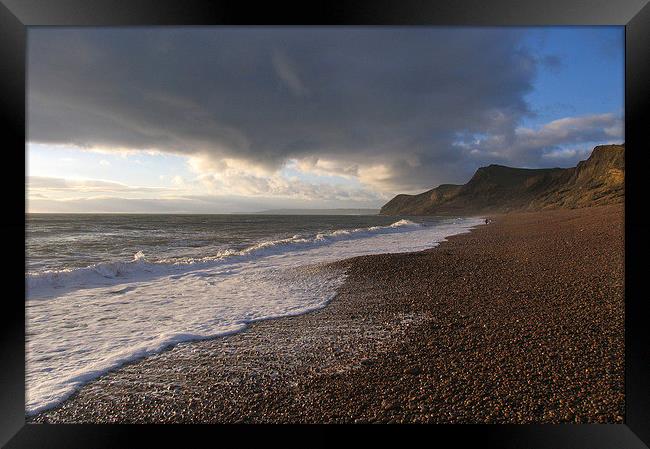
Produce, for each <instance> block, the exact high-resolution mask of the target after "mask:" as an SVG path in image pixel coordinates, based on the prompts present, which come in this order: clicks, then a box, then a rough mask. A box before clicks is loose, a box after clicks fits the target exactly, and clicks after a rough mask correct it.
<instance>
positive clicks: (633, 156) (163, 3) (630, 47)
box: [0, 0, 650, 449]
mask: <svg viewBox="0 0 650 449" xmlns="http://www.w3.org/2000/svg"><path fill="white" fill-rule="evenodd" d="M238 24H247V25H270V24H277V25H298V24H301V25H331V24H342V25H379V24H383V25H450V26H456V25H466V26H514V25H516V26H543V25H623V26H625V30H626V37H625V52H626V75H625V84H626V85H625V141H626V142H625V144H626V196H625V253H626V254H625V256H626V270H625V273H626V274H625V283H626V292H625V301H626V303H625V307H626V322H625V326H626V337H625V345H626V359H625V364H626V365H625V366H626V378H625V382H626V413H625V424H609V425H599V424H593V425H585V424H582V425H577V424H565V425H540V424H536V425H471V426H468V425H453V426H452V425H438V426H388V427H386V426H375V427H372V428H370V427H368V426H355V427H353V428H350V427H346V430H353V431H354V433H360V434H361V433H362V434H364V438H365V439H366V443H370V442H374V441H384V442H387V439H388V438H389V437H390V438H395V437H396V438H399V440H398V441H400V442H407V441H409V440H411V439H416V438H424V439H423V440H422V439H421V440H420V441H424V442H431V443H436V442H439V441H441V439H442V438H445V439H447V440H448V439H450V438H451V439H453V441H454V442H453V445H454V447H458V446H463V445H471V446H477V445H478V446H489V447H499V448H553V449H560V448H583V447H584V448H591V449H597V448H608V449H610V448H617V449H623V448H643V447H647V446H646V445H650V341H649V340H650V338H649V336H650V330H649V329H650V327H649V326H648V324H647V319H648V313H647V311H648V309H649V308H648V306H647V305H646V301H648V298H647V295H646V294H645V293H646V289H645V286H644V275H646V272H645V267H646V264H645V263H644V260H645V259H646V258H647V257H648V254H649V253H648V250H649V247H650V245H649V244H648V240H649V238H648V230H650V226H649V225H650V220H648V219H647V218H645V216H646V215H647V214H646V213H645V210H644V202H645V201H644V200H646V198H648V196H647V192H648V187H647V184H646V179H645V176H647V175H646V174H645V171H646V170H647V169H648V167H650V166H649V165H648V159H649V157H648V152H650V145H648V137H647V136H648V131H647V123H650V121H648V100H649V99H650V57H649V56H650V4H648V0H616V1H613V0H591V1H589V0H545V1H534V0H526V1H521V0H520V1H517V0H499V1H496V0H492V1H488V0H483V1H481V0H447V1H436V2H432V1H423V0H399V1H388V0H381V1H378V0H374V1H373V0H362V1H355V2H354V3H353V2H324V1H311V2H305V3H303V4H290V3H287V4H284V5H282V4H279V3H276V2H266V3H262V2H260V3H259V4H257V3H253V2H250V3H249V2H246V1H238V2H234V1H198V0H193V1H187V0H186V1H180V0H173V1H172V0H130V1H128V0H125V1H110V0H0V65H1V66H2V70H0V99H1V101H0V111H1V115H0V117H1V119H2V123H3V124H4V125H5V126H4V129H5V131H4V132H3V134H2V137H3V138H2V149H3V154H4V156H5V161H6V162H5V172H4V173H3V174H2V176H0V183H2V188H3V192H5V195H4V197H3V201H2V203H3V205H4V207H3V211H4V213H3V216H2V219H1V220H0V228H1V229H2V231H3V236H4V245H3V246H4V248H5V251H6V252H7V253H6V254H4V257H5V258H6V260H7V261H8V263H7V264H6V266H5V267H4V268H3V270H4V271H3V273H4V276H3V281H4V282H3V288H2V290H0V292H2V293H1V296H2V297H3V300H2V312H0V317H1V318H0V319H1V320H2V323H1V326H0V334H1V335H2V345H1V347H0V400H1V405H0V407H1V410H0V444H3V445H6V447H11V448H16V447H42V448H45V447H68V448H70V447H93V448H99V447H131V446H140V445H143V444H144V445H145V447H149V446H152V445H153V444H157V442H166V443H172V444H173V443H176V444H179V445H181V446H182V447H188V446H190V447H191V446H194V444H192V443H191V441H192V440H191V438H197V437H202V438H209V440H208V441H212V442H213V443H214V444H219V443H221V442H225V441H226V440H224V438H226V437H234V438H236V439H240V438H241V439H245V441H246V442H248V443H250V439H251V438H253V437H256V438H260V439H261V440H262V439H267V438H268V439H274V438H278V439H283V440H282V441H284V442H285V443H291V441H293V442H297V443H299V444H302V445H304V444H311V443H307V442H305V440H304V439H302V438H296V436H295V432H296V428H295V427H292V428H291V429H290V430H289V429H288V428H287V427H281V426H280V427H274V426H255V427H254V431H252V430H251V427H242V426H192V427H189V426H162V425H157V426H125V425H51V424H33V425H32V424H30V425H26V424H25V407H24V405H25V402H24V401H25V391H24V390H25V389H24V375H25V369H24V364H25V343H24V336H25V333H24V332H25V310H24V293H25V292H24V289H25V284H24V282H23V281H22V280H23V279H24V265H23V266H20V264H19V263H17V262H16V261H18V260H24V257H25V247H24V244H23V242H22V240H21V239H20V238H19V236H20V235H23V236H24V235H25V197H24V196H23V198H21V197H20V195H21V194H23V195H24V194H25V191H24V190H23V189H20V188H18V186H19V185H21V183H23V182H24V178H23V177H24V175H25V168H26V167H25V154H24V153H21V149H24V148H25V135H26V132H25V129H26V123H25V80H26V79H25V76H26V69H25V62H26V54H25V53H26V39H27V27H31V26H59V25H65V26H134V25H238ZM22 185H23V186H24V184H22ZM14 189H16V190H14ZM21 270H22V271H21ZM197 427H198V428H197ZM340 429H341V427H338V426H328V427H324V426H304V427H301V428H300V431H301V433H302V432H308V433H309V434H311V435H309V437H308V438H309V441H311V442H317V443H319V444H324V443H329V444H339V441H340V440H339V435H340ZM289 433H291V434H292V437H291V441H288V440H286V439H284V438H285V437H287V436H288V434H289ZM260 442H261V441H260ZM644 443H645V444H644ZM402 444H404V443H402ZM407 444H408V443H407Z"/></svg>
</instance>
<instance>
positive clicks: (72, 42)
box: [26, 27, 624, 213]
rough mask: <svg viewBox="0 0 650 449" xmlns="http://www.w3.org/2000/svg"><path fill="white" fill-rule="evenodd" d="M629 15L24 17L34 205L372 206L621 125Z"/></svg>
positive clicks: (601, 137)
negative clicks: (217, 20) (200, 23)
mask: <svg viewBox="0 0 650 449" xmlns="http://www.w3.org/2000/svg"><path fill="white" fill-rule="evenodd" d="M623 99H624V29H623V27H535V28H458V27H455V28H442V27H315V28H314V27H312V28H299V27H285V28H283V27H250V28H247V27H239V28H227V27H180V28H177V27H152V28H149V27H133V28H61V27H57V28H47V27H37V28H30V29H29V31H28V67H27V115H28V117H27V142H26V159H27V173H26V189H27V210H28V212H75V213H83V212H87V213H98V212H128V213H237V212H243V213H245V212H255V211H261V210H266V209H274V208H310V209H311V208H379V207H380V206H381V205H382V204H384V203H385V202H386V201H388V200H389V199H390V198H392V197H393V196H394V195H395V194H398V193H419V192H422V191H424V190H427V189H430V188H432V187H435V186H437V185H439V184H443V183H457V184H461V183H464V182H466V181H467V180H468V179H469V178H470V177H471V175H472V174H473V173H474V171H476V169H477V168H479V167H481V166H485V165H489V164H502V165H510V166H517V167H529V168H538V167H570V166H573V165H575V164H576V163H577V162H579V161H580V160H584V159H586V158H587V157H588V156H589V153H590V152H591V150H592V149H593V147H594V146H596V145H600V144H606V143H622V142H623V141H624V134H623V133H624V127H623V123H624V115H623V114H624V101H623Z"/></svg>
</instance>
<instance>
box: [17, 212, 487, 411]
mask: <svg viewBox="0 0 650 449" xmlns="http://www.w3.org/2000/svg"><path fill="white" fill-rule="evenodd" d="M481 222H482V220H481V218H478V217H475V218H460V217H459V218H455V217H451V218H450V217H445V218H441V217H426V218H425V217H387V216H380V215H359V216H353V215H320V216H319V215H131V214H114V215H111V214H28V215H27V216H26V234H27V237H26V259H27V260H26V273H25V284H26V299H25V304H26V413H27V415H32V414H35V413H38V412H40V411H42V410H45V409H47V408H51V407H53V406H56V405H57V404H59V403H60V402H61V401H63V400H65V399H66V398H67V397H68V396H69V395H70V394H72V393H73V392H74V391H75V390H76V389H78V388H79V387H80V386H82V385H83V384H85V383H87V382H89V381H91V380H92V379H94V378H96V377H98V376H100V375H102V374H104V373H106V372H107V371H109V370H111V369H114V368H117V367H119V366H120V365H122V364H124V363H126V362H129V361H132V360H135V359H138V358H142V357H146V356H148V355H151V354H155V353H157V352H160V351H162V350H164V349H165V348H168V347H169V346H171V345H174V344H177V343H180V342H186V341H192V340H201V339H208V338H214V337H218V336H223V335H227V334H231V333H234V332H240V331H242V330H243V329H245V328H246V326H247V325H248V324H249V323H252V322H254V321H258V320H265V319H272V318H277V317H283V316H289V315H297V314H302V313H306V312H309V311H312V310H316V309H319V308H321V307H324V306H325V305H326V304H327V303H328V302H329V301H330V300H331V299H332V298H333V297H334V296H335V294H336V291H337V288H338V287H339V286H341V285H342V283H343V282H344V281H345V276H346V275H345V272H344V271H343V270H342V269H333V268H331V267H328V266H327V264H328V263H330V262H333V261H337V260H342V259H346V258H349V257H354V256H361V255H367V254H380V253H399V252H411V251H420V250H424V249H428V248H432V247H435V246H436V245H438V244H439V243H440V242H442V241H444V240H445V238H446V237H449V236H451V235H455V234H460V233H465V232H468V231H469V230H471V229H472V228H473V227H475V226H477V225H479V224H481Z"/></svg>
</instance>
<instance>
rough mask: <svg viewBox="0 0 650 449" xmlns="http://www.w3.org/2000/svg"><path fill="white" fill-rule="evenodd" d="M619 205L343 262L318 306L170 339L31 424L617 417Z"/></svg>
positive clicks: (501, 219) (526, 217) (509, 221)
mask: <svg viewBox="0 0 650 449" xmlns="http://www.w3.org/2000/svg"><path fill="white" fill-rule="evenodd" d="M623 210H624V209H623V205H611V206H602V207H591V208H584V209H574V210H554V211H543V212H531V213H513V214H505V215H495V216H492V217H490V218H491V220H492V222H491V223H490V224H488V225H485V226H479V227H477V228H475V229H474V230H472V232H470V233H468V234H461V235H457V236H453V237H450V238H449V239H448V240H447V241H446V242H443V243H442V244H440V245H439V246H437V247H435V248H432V249H431V250H426V251H422V252H417V253H404V254H382V255H372V256H362V257H357V258H353V259H347V260H344V261H341V262H337V263H336V264H335V265H336V267H335V268H337V269H341V268H343V269H345V270H346V271H347V273H348V275H347V279H346V281H345V283H344V284H343V286H342V287H340V289H339V290H338V293H337V295H336V297H335V298H334V299H333V300H332V301H331V302H330V303H329V304H328V305H327V306H325V307H324V308H322V309H320V310H317V311H314V312H310V313H307V314H304V315H299V316H293V317H285V318H279V319H272V320H267V321H261V322H257V323H253V324H252V325H250V326H249V327H248V329H246V330H245V331H243V332H241V333H238V334H233V335H230V336H226V337H221V338H217V339H213V340H205V341H199V342H192V343H182V344H179V345H176V346H174V347H172V348H170V349H169V350H167V351H164V352H162V353H159V354H156V355H153V356H150V357H147V358H145V359H142V360H139V361H136V362H134V363H130V364H128V365H125V366H123V367H121V368H119V369H116V370H114V371H111V372H109V373H107V374H105V375H103V376H102V377H100V378H98V379H96V380H95V381H93V382H91V383H89V384H87V385H85V386H83V387H82V388H81V389H80V390H79V391H77V392H76V393H75V394H73V395H72V396H71V397H70V398H69V399H67V400H66V401H64V402H63V403H62V404H61V405H60V406H58V407H57V408H54V409H51V410H48V411H45V412H42V413H40V414H38V415H35V416H30V417H28V421H29V422H34V423H566V422H577V423H621V422H623V416H624V412H625V396H624V245H623V243H624V213H623ZM320 269H331V267H328V266H326V267H322V268H320Z"/></svg>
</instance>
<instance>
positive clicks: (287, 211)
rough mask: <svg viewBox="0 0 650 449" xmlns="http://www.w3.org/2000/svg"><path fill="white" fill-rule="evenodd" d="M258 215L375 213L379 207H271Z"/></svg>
mask: <svg viewBox="0 0 650 449" xmlns="http://www.w3.org/2000/svg"><path fill="white" fill-rule="evenodd" d="M255 213H256V214H260V215H377V214H379V209H271V210H263V211H261V212H255Z"/></svg>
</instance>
